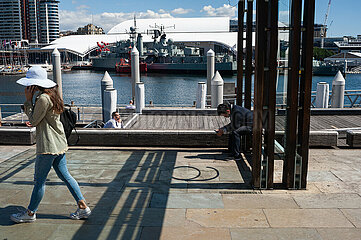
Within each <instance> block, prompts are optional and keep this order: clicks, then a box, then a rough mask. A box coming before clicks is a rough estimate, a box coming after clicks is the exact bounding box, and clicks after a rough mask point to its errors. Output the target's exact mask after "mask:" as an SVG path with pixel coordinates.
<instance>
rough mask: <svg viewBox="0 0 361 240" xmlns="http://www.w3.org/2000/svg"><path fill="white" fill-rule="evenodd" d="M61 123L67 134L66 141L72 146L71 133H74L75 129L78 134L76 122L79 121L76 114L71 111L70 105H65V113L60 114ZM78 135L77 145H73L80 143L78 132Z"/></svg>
mask: <svg viewBox="0 0 361 240" xmlns="http://www.w3.org/2000/svg"><path fill="white" fill-rule="evenodd" d="M60 121H61V123H62V124H63V127H64V132H65V136H66V140H67V142H68V145H70V144H69V137H70V135H71V132H72V131H73V129H74V130H75V132H76V129H75V124H76V121H77V116H76V113H75V112H73V111H72V110H71V106H70V105H68V104H64V111H63V112H62V113H61V114H60ZM76 135H77V141H76V143H75V144H72V145H76V144H77V143H78V142H79V135H78V133H77V132H76Z"/></svg>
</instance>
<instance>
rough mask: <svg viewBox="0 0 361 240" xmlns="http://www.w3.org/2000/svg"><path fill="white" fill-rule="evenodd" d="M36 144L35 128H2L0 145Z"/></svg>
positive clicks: (0, 130) (0, 128)
mask: <svg viewBox="0 0 361 240" xmlns="http://www.w3.org/2000/svg"><path fill="white" fill-rule="evenodd" d="M35 143H36V128H35V127H32V128H29V127H0V144H17V145H32V144H35Z"/></svg>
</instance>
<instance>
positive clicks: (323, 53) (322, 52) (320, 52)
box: [313, 47, 335, 61]
mask: <svg viewBox="0 0 361 240" xmlns="http://www.w3.org/2000/svg"><path fill="white" fill-rule="evenodd" d="M334 54H335V53H334V52H333V51H331V50H327V49H322V48H318V47H314V48H313V57H314V58H315V60H320V61H323V60H324V59H325V58H327V57H330V56H332V55H334Z"/></svg>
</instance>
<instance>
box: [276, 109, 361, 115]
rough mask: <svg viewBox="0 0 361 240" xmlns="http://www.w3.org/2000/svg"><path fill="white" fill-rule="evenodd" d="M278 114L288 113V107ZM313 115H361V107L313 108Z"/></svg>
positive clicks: (279, 110) (280, 110)
mask: <svg viewBox="0 0 361 240" xmlns="http://www.w3.org/2000/svg"><path fill="white" fill-rule="evenodd" d="M277 114H278V115H280V116H285V115H286V109H278V110H277ZM311 115H312V116H316V115H361V109H360V108H311Z"/></svg>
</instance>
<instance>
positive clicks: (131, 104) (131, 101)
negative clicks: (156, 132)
mask: <svg viewBox="0 0 361 240" xmlns="http://www.w3.org/2000/svg"><path fill="white" fill-rule="evenodd" d="M125 109H135V106H134V104H133V100H130V101H129V105H127V106H126V107H125Z"/></svg>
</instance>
